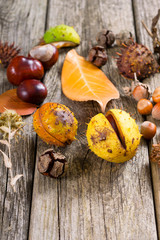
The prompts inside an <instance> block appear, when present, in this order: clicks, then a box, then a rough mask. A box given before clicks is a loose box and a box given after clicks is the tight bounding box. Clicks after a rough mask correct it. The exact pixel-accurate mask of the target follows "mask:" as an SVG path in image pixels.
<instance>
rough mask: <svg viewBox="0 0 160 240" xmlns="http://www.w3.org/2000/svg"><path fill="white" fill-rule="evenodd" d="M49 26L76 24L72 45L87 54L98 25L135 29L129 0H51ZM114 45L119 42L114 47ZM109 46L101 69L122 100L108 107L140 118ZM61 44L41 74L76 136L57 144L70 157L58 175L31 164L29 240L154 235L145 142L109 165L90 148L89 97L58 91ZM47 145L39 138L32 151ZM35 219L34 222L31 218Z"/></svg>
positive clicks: (130, 239)
mask: <svg viewBox="0 0 160 240" xmlns="http://www.w3.org/2000/svg"><path fill="white" fill-rule="evenodd" d="M48 9H49V12H48V18H47V19H48V21H47V28H49V27H51V26H56V25H58V24H61V23H65V24H67V25H70V26H74V27H75V30H76V31H77V32H78V34H79V35H80V37H81V40H82V41H81V44H80V46H79V47H78V48H77V52H78V53H79V54H80V55H82V56H84V57H87V55H88V51H89V49H90V42H91V41H92V43H93V45H94V44H96V40H95V36H96V34H97V33H98V32H99V30H101V29H103V28H107V29H111V30H112V31H113V32H114V33H115V34H116V33H118V32H119V31H120V30H125V29H127V30H128V31H131V32H132V33H133V34H134V26H133V12H132V4H131V1H129V0H128V1H123V0H120V1H118V2H117V1H116V0H113V1H112V2H110V1H103V0H99V1H98V0H94V1H85V0H82V1H80V2H79V1H76V0H65V1H59V2H58V3H57V0H50V4H49V7H48ZM118 50H119V49H118ZM116 51H117V49H114V50H113V49H110V50H108V55H109V59H108V62H107V64H106V65H105V66H104V67H103V68H102V69H103V70H104V72H105V73H106V74H107V77H108V78H109V79H111V81H112V82H113V84H115V86H116V87H117V88H118V89H119V91H120V93H121V97H122V98H121V100H118V101H112V103H110V104H109V105H108V108H111V107H117V108H118V107H119V108H120V107H122V108H123V109H124V110H127V111H128V112H131V113H132V114H133V115H134V117H135V118H136V120H137V122H138V123H139V124H140V123H141V122H142V120H143V119H142V117H141V116H140V115H139V114H137V113H136V102H135V101H134V100H133V99H132V98H130V97H126V96H125V95H124V92H123V90H122V87H125V86H129V85H130V84H131V82H130V81H128V80H126V79H124V78H123V77H121V76H120V75H119V73H118V70H117V67H116V63H115V60H114V59H113V58H112V57H111V56H112V55H113V54H114V55H116V54H115V52H116ZM66 52H67V49H65V50H62V51H61V53H60V57H59V60H58V62H57V64H56V65H55V67H54V68H52V69H51V70H50V72H48V73H47V75H46V77H45V83H46V85H47V88H48V98H47V99H46V101H53V102H54V101H55V102H59V103H63V104H65V105H66V106H68V107H69V108H70V109H71V110H72V111H74V113H75V116H76V118H77V120H78V121H79V122H80V125H79V129H78V136H77V141H74V142H73V143H72V144H71V145H70V146H67V147H66V148H64V149H61V152H62V153H63V154H64V155H65V156H66V158H67V160H68V161H69V169H68V172H67V175H66V177H64V178H62V179H58V180H53V179H48V178H45V177H43V176H41V175H40V174H39V173H38V171H37V169H35V181H34V189H33V199H32V211H31V222H30V232H29V239H30V240H35V239H39V240H48V239H56V240H58V239H59V240H97V239H100V240H106V239H120V240H123V239H125V240H135V239H141V240H146V239H147V240H150V239H154V240H156V239H157V233H156V225H155V216H154V206H153V195H152V188H151V182H150V170H149V158H148V148H147V144H146V143H145V141H143V140H142V143H141V146H140V147H139V149H138V152H137V155H136V156H135V157H134V158H133V160H130V161H129V162H126V163H124V164H111V163H107V162H106V161H104V160H101V159H99V158H98V157H97V156H95V155H94V154H93V153H91V152H90V151H89V150H88V147H87V141H86V137H85V132H86V127H87V126H86V124H85V123H86V122H89V120H90V118H91V117H92V116H94V115H95V114H97V113H98V112H99V111H100V108H99V106H98V104H97V103H95V102H83V103H79V102H73V101H71V100H69V99H67V98H66V97H65V96H64V95H63V94H62V92H61V83H60V76H61V68H62V63H63V60H64V57H65V54H66ZM46 148H48V146H47V145H46V144H44V143H43V142H42V141H41V140H40V139H38V152H37V160H38V155H39V152H43V151H44V150H45V149H46ZM37 219H38V221H37Z"/></svg>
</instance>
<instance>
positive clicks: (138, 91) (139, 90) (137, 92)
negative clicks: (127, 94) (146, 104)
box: [132, 85, 149, 101]
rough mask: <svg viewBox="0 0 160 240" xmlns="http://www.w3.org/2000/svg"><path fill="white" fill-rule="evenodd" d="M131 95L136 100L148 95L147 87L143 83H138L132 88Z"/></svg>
mask: <svg viewBox="0 0 160 240" xmlns="http://www.w3.org/2000/svg"><path fill="white" fill-rule="evenodd" d="M132 95H133V97H134V99H135V100H136V101H139V100H141V99H143V98H146V99H147V98H148V97H149V92H148V88H147V87H145V86H143V85H138V86H136V87H135V88H134V90H133V92H132Z"/></svg>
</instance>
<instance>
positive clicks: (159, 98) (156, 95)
mask: <svg viewBox="0 0 160 240" xmlns="http://www.w3.org/2000/svg"><path fill="white" fill-rule="evenodd" d="M152 99H153V101H154V102H155V103H158V102H160V87H157V88H156V89H155V90H154V92H153V95H152Z"/></svg>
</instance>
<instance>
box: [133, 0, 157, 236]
mask: <svg viewBox="0 0 160 240" xmlns="http://www.w3.org/2000/svg"><path fill="white" fill-rule="evenodd" d="M159 8H160V2H159V1H158V0H155V1H153V2H152V3H151V2H150V1H149V0H147V1H146V0H142V1H138V0H136V1H134V9H135V22H136V29H137V36H138V41H139V42H141V43H143V44H145V45H146V46H148V47H149V48H150V49H151V50H153V47H152V39H151V37H150V36H148V34H147V33H146V30H145V29H144V28H143V26H142V23H141V21H142V20H143V21H144V22H145V23H146V25H147V26H148V28H149V29H150V28H151V23H152V18H153V17H154V16H155V15H156V14H157V13H158V9H159ZM159 26H160V25H159V24H158V28H159ZM145 81H146V83H148V84H149V86H150V88H151V91H152V92H153V91H154V89H155V88H156V87H159V86H160V75H159V74H156V75H155V76H154V77H151V78H149V79H146V80H145ZM147 119H149V120H150V121H152V122H155V124H156V126H157V134H156V136H155V138H154V139H153V142H151V143H150V146H149V151H151V148H152V144H156V143H159V142H160V123H159V121H156V120H154V119H152V117H151V116H149V117H148V118H147ZM151 170H152V182H153V190H154V201H155V209H156V220H157V228H158V236H159V238H160V169H159V168H158V167H157V164H155V163H151Z"/></svg>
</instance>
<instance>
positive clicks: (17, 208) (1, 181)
mask: <svg viewBox="0 0 160 240" xmlns="http://www.w3.org/2000/svg"><path fill="white" fill-rule="evenodd" d="M46 6H47V1H46V0H44V1H41V0H36V1H32V0H28V1H25V0H14V1H12V0H7V1H4V0H1V1H0V35H1V41H2V42H5V41H8V42H9V43H10V44H11V43H12V42H15V45H17V46H18V47H20V48H21V49H22V50H21V54H26V55H28V51H29V49H30V48H31V47H32V46H34V44H35V43H36V42H37V40H38V39H39V38H40V37H41V35H43V33H44V28H45V16H46ZM37 8H38V9H39V10H38V11H37ZM11 88H13V86H12V85H11V84H10V83H9V82H8V80H7V77H6V70H3V69H2V67H1V66H0V92H1V93H3V92H5V91H6V90H8V89H11ZM25 122H26V123H27V124H26V126H25V130H24V135H23V138H22V139H21V140H20V142H19V143H18V144H13V147H12V152H13V155H12V162H13V166H14V167H13V173H14V175H15V174H23V176H24V177H23V178H21V179H20V180H19V181H18V183H17V193H14V192H13V190H12V188H11V186H10V175H9V173H8V171H7V170H6V168H5V166H4V164H3V159H2V156H1V155H0V188H1V190H0V239H3V240H6V239H7V240H14V239H15V240H22V239H23V240H25V239H27V233H28V224H29V216H30V205H31V196H32V181H33V171H34V155H35V146H36V134H35V133H34V132H33V129H32V117H26V118H25ZM0 147H1V148H2V146H0Z"/></svg>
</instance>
